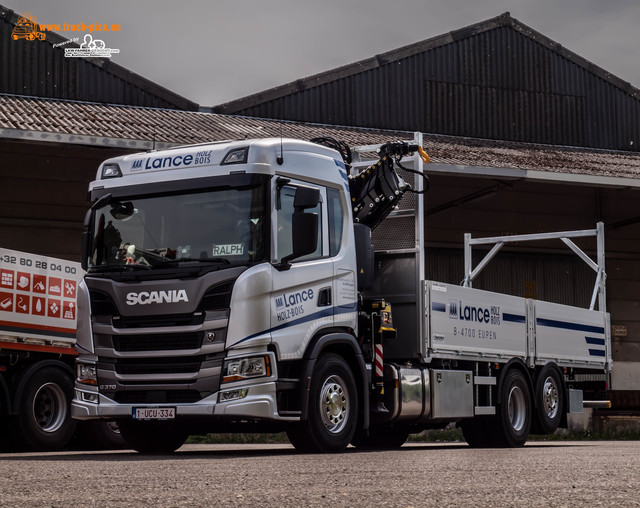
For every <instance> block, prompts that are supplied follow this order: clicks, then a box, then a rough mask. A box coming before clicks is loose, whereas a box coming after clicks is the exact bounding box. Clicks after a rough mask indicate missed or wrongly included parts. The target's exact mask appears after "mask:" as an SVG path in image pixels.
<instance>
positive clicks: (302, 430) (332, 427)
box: [287, 354, 358, 453]
mask: <svg viewBox="0 0 640 508" xmlns="http://www.w3.org/2000/svg"><path fill="white" fill-rule="evenodd" d="M357 419H358V393H357V389H356V382H355V379H354V377H353V374H352V372H351V369H350V368H349V365H348V364H347V363H346V362H345V360H344V359H343V358H342V357H340V356H338V355H335V354H326V355H322V356H321V357H320V358H319V359H318V363H317V364H316V367H315V369H314V371H313V376H312V379H311V386H310V393H309V410H308V417H307V420H305V421H303V422H300V424H298V425H296V426H293V427H290V428H289V429H288V430H287V436H288V437H289V440H290V441H291V443H292V444H293V446H295V448H296V450H298V451H303V452H308V451H314V452H323V453H332V452H340V451H342V450H344V449H345V448H346V447H347V446H349V443H350V442H351V438H352V437H353V434H354V432H355V429H356V423H357Z"/></svg>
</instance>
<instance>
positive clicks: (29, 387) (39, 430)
mask: <svg viewBox="0 0 640 508" xmlns="http://www.w3.org/2000/svg"><path fill="white" fill-rule="evenodd" d="M72 398H73V381H72V380H71V377H70V376H69V375H67V374H66V373H65V372H63V371H62V370H61V369H59V368H57V367H45V368H43V369H40V370H37V371H36V372H34V373H33V374H32V375H31V376H30V377H29V379H28V380H27V383H26V387H25V389H24V392H23V393H22V397H21V401H20V407H19V411H18V416H17V418H16V424H17V425H16V432H17V437H18V439H19V440H20V441H21V443H22V444H24V445H25V446H26V447H28V448H30V449H34V450H43V451H52V450H58V449H60V448H62V447H63V446H65V445H66V444H67V443H68V442H69V440H70V439H71V437H72V436H73V433H74V432H75V430H76V421H75V420H73V419H71V411H70V401H71V399H72Z"/></svg>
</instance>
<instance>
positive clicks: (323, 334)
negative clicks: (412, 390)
mask: <svg viewBox="0 0 640 508" xmlns="http://www.w3.org/2000/svg"><path fill="white" fill-rule="evenodd" d="M90 198H91V200H92V201H93V202H94V204H93V206H92V209H91V210H90V211H89V212H88V214H87V219H86V233H85V235H84V237H83V245H84V255H83V262H84V263H85V264H86V266H87V276H86V277H85V279H84V283H83V284H81V285H80V289H79V293H80V296H79V299H78V300H79V304H78V305H79V316H81V318H80V320H79V332H78V343H77V348H78V352H79V359H78V363H77V370H78V380H77V384H76V399H75V400H74V402H73V413H74V416H75V417H76V418H97V417H101V418H116V419H118V421H119V425H120V427H121V431H122V433H123V435H124V436H125V438H126V439H128V440H129V442H131V443H132V445H133V446H134V447H136V448H139V449H141V450H151V449H156V448H173V447H175V446H176V444H177V443H180V444H181V441H183V440H184V438H185V437H186V434H187V433H188V432H197V431H198V430H201V429H202V428H204V429H205V430H206V429H215V428H216V427H217V426H219V427H220V428H223V427H225V426H229V425H233V424H234V423H238V424H240V423H245V424H253V425H259V424H260V423H263V424H264V423H268V424H270V425H271V426H273V427H278V428H284V425H283V424H289V423H292V422H298V421H300V417H301V414H302V412H303V411H302V409H301V407H300V402H299V400H298V399H299V398H300V394H299V391H300V390H299V388H300V383H299V379H300V376H301V375H302V374H303V371H304V370H305V369H306V370H309V371H311V370H314V369H316V370H317V369H322V370H324V371H326V372H327V375H326V376H325V378H326V379H324V380H323V381H322V390H324V391H325V392H326V393H327V397H330V398H331V402H330V403H329V404H328V405H327V409H328V410H329V411H330V412H331V413H332V415H331V417H330V421H331V422H332V423H331V424H330V425H329V427H326V426H325V425H323V424H321V425H322V427H325V429H323V430H324V432H325V434H326V436H325V439H328V440H329V441H333V440H334V439H335V436H336V435H344V436H346V442H344V443H343V445H344V446H346V444H347V443H348V440H349V437H350V435H351V434H352V429H353V427H354V426H355V422H356V415H357V413H358V412H359V411H360V412H362V410H363V409H364V408H363V407H360V408H359V407H358V405H357V404H356V401H357V400H358V399H360V402H359V403H360V404H361V405H362V404H363V402H364V401H366V398H363V394H364V390H365V389H366V386H364V384H363V382H362V379H364V378H365V377H366V372H365V366H364V361H363V358H362V354H361V353H360V350H359V348H358V344H357V342H356V340H355V330H356V327H357V326H356V321H357V308H356V303H357V302H356V280H355V278H356V274H355V269H356V268H355V267H356V261H355V248H354V233H353V228H352V227H350V225H351V214H350V211H349V210H350V207H349V204H348V202H347V199H348V190H347V173H346V169H345V166H344V163H343V161H342V160H341V159H340V158H339V156H338V154H337V153H336V152H335V151H333V150H331V149H329V148H327V147H324V146H320V145H317V144H312V143H308V142H303V141H293V140H280V139H272V140H256V141H250V142H249V141H238V142H231V143H220V144H209V145H202V146H192V147H184V148H178V149H173V150H167V151H164V152H150V153H144V154H136V155H129V156H125V157H121V158H117V159H112V160H109V161H106V162H105V163H103V164H102V165H101V167H100V168H99V170H98V175H97V179H96V181H95V182H93V183H92V184H91V187H90ZM320 352H323V354H322V357H321V358H320V356H319V353H320ZM319 358H320V359H321V360H322V361H321V362H320V364H318V359H319ZM353 371H355V372H356V373H357V378H358V379H359V381H358V382H356V381H355V380H354V377H355V376H354V374H353ZM346 382H348V383H349V384H348V386H346V387H345V386H343V385H344V384H345V383H346ZM356 385H357V388H356ZM345 388H348V390H349V392H350V393H349V397H350V398H351V400H349V401H348V403H346V404H345V403H344V401H343V400H341V399H342V398H343V397H345V393H344V389H345ZM356 389H357V390H359V392H360V394H359V395H357V394H356V393H355V390H356ZM312 409H313V411H316V410H318V409H319V408H316V407H315V406H314V407H313V408H312ZM349 413H351V414H349ZM325 423H326V422H325ZM345 426H346V427H348V428H347V432H336V429H339V428H341V427H345ZM170 436H171V438H170ZM322 446H327V445H326V444H323V445H322Z"/></svg>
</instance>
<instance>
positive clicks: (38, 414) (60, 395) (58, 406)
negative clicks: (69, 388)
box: [33, 383, 67, 432]
mask: <svg viewBox="0 0 640 508" xmlns="http://www.w3.org/2000/svg"><path fill="white" fill-rule="evenodd" d="M66 416H67V406H66V397H65V395H64V392H63V391H62V388H60V386H58V385H57V384H55V383H46V384H44V385H42V386H41V387H40V388H39V389H38V391H37V392H36V395H35V397H34V398H33V418H34V420H35V422H36V424H37V425H38V427H40V429H41V430H43V431H44V432H55V431H57V430H58V429H59V428H60V427H61V426H62V425H63V423H64V420H65V418H66Z"/></svg>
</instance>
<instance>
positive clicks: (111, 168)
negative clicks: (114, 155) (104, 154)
mask: <svg viewBox="0 0 640 508" xmlns="http://www.w3.org/2000/svg"><path fill="white" fill-rule="evenodd" d="M120 176H122V171H120V167H119V166H118V165H117V164H105V165H104V166H102V178H103V179H104V178H118V177H120Z"/></svg>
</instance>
